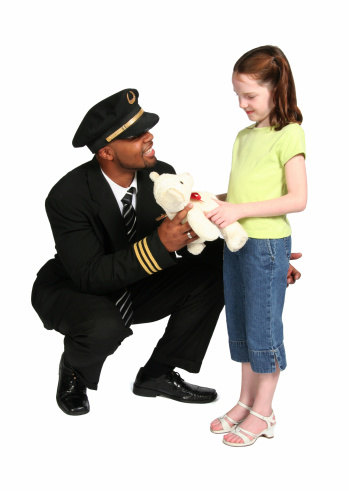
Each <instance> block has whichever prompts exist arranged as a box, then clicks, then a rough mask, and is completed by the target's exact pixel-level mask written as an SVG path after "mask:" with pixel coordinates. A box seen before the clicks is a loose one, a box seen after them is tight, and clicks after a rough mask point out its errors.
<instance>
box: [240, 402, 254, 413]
mask: <svg viewBox="0 0 349 491" xmlns="http://www.w3.org/2000/svg"><path fill="white" fill-rule="evenodd" d="M238 404H239V406H241V407H243V408H245V409H247V410H248V411H251V409H252V407H250V406H246V404H244V403H243V402H241V401H238Z"/></svg>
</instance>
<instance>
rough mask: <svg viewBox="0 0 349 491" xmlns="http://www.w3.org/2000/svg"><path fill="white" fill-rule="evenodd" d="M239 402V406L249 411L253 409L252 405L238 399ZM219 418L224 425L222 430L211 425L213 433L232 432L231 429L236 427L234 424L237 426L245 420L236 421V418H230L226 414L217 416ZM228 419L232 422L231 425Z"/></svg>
mask: <svg viewBox="0 0 349 491" xmlns="http://www.w3.org/2000/svg"><path fill="white" fill-rule="evenodd" d="M238 404H239V406H241V407H243V408H245V409H247V410H248V411H251V409H252V408H251V407H250V406H246V404H244V403H243V402H241V401H238ZM217 419H218V420H219V422H220V424H221V425H222V429H221V430H213V429H212V428H211V427H210V430H211V431H212V433H230V432H231V430H232V429H233V428H234V426H236V425H238V424H239V423H242V422H243V421H244V420H243V419H241V420H240V421H235V420H234V419H232V418H230V417H229V416H227V415H226V414H225V415H224V416H221V417H219V418H217ZM227 420H228V421H230V422H231V423H232V426H230V424H229V423H227Z"/></svg>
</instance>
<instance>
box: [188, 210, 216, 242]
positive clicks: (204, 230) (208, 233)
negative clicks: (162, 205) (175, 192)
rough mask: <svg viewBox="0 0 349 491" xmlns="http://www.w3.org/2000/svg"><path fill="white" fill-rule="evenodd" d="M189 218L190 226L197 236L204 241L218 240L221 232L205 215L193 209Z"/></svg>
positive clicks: (189, 213)
mask: <svg viewBox="0 0 349 491" xmlns="http://www.w3.org/2000/svg"><path fill="white" fill-rule="evenodd" d="M187 217H188V222H189V225H190V227H191V228H192V229H193V230H194V232H195V233H196V235H198V236H199V237H201V238H202V239H204V240H215V239H218V237H219V230H218V229H217V227H216V226H215V225H214V224H213V223H212V222H211V221H210V220H209V219H208V218H206V216H205V214H204V213H203V212H202V211H201V210H199V209H196V208H192V209H191V210H190V211H189V212H188V215H187Z"/></svg>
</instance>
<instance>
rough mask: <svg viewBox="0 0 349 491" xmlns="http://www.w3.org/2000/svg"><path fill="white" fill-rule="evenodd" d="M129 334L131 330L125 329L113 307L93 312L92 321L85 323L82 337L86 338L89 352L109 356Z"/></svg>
mask: <svg viewBox="0 0 349 491" xmlns="http://www.w3.org/2000/svg"><path fill="white" fill-rule="evenodd" d="M131 334H132V331H131V329H129V328H127V327H125V325H124V322H123V320H122V319H121V316H120V313H119V312H118V310H117V309H116V307H113V308H110V309H103V310H102V311H99V312H94V315H93V319H91V321H88V322H87V323H86V327H85V332H84V333H83V336H84V337H85V336H86V340H87V342H88V344H89V348H90V351H91V352H93V353H94V354H95V355H106V356H109V355H111V354H112V353H114V351H115V350H116V349H117V348H118V346H120V344H121V343H122V341H123V340H124V339H125V338H127V337H128V336H130V335H131Z"/></svg>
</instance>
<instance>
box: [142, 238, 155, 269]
mask: <svg viewBox="0 0 349 491" xmlns="http://www.w3.org/2000/svg"><path fill="white" fill-rule="evenodd" d="M138 247H139V250H140V251H141V254H142V258H143V259H144V260H145V262H146V263H147V264H148V266H149V268H150V269H151V270H152V271H153V272H154V273H156V269H155V268H154V266H153V265H152V264H151V262H150V261H149V259H148V258H147V255H146V253H145V252H144V249H143V246H142V241H139V242H138Z"/></svg>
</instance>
